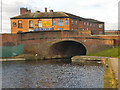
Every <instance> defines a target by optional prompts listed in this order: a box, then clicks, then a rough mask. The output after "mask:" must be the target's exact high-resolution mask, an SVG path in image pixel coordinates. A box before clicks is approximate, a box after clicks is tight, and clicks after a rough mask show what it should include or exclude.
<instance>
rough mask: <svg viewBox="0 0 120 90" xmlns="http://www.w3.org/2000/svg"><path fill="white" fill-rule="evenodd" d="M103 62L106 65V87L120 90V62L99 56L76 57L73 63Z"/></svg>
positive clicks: (73, 58)
mask: <svg viewBox="0 0 120 90" xmlns="http://www.w3.org/2000/svg"><path fill="white" fill-rule="evenodd" d="M100 60H101V61H103V63H104V65H105V75H104V85H105V86H104V87H105V88H118V89H119V90H120V75H119V73H120V66H119V65H118V64H120V60H119V59H118V58H111V57H99V56H74V57H72V62H78V63H79V62H81V61H100Z"/></svg>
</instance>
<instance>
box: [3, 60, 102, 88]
mask: <svg viewBox="0 0 120 90" xmlns="http://www.w3.org/2000/svg"><path fill="white" fill-rule="evenodd" d="M2 69H3V73H2V74H3V78H2V81H3V82H2V83H3V88H103V87H104V67H103V65H102V64H101V63H97V62H81V63H71V61H70V60H57V61H56V60H43V61H20V62H3V68H2Z"/></svg>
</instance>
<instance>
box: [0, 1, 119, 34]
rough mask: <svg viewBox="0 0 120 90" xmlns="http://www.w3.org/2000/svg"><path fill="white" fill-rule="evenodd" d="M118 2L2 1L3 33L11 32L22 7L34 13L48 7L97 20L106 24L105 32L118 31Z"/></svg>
mask: <svg viewBox="0 0 120 90" xmlns="http://www.w3.org/2000/svg"><path fill="white" fill-rule="evenodd" d="M118 2H119V0H2V32H4V33H10V32H11V26H10V24H11V23H10V17H13V16H16V15H19V14H20V13H19V12H20V7H27V8H28V9H31V10H32V12H35V11H37V10H39V11H41V12H44V8H45V7H47V8H48V10H49V9H53V10H54V11H63V12H68V13H71V14H74V15H77V16H80V17H84V18H92V19H97V20H99V21H103V22H105V30H117V29H118ZM0 11H1V10H0Z"/></svg>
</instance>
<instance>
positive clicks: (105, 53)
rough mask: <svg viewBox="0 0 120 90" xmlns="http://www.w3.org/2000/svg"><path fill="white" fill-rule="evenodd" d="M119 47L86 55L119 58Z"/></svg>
mask: <svg viewBox="0 0 120 90" xmlns="http://www.w3.org/2000/svg"><path fill="white" fill-rule="evenodd" d="M119 49H120V47H114V48H110V49H107V50H104V51H101V52H95V53H90V54H88V56H104V57H115V58H120V54H119Z"/></svg>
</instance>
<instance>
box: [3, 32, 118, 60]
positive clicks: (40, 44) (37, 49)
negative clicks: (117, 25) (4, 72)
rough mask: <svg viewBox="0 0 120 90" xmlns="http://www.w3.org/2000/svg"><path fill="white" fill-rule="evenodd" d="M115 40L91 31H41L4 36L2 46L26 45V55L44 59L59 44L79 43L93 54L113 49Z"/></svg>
mask: <svg viewBox="0 0 120 90" xmlns="http://www.w3.org/2000/svg"><path fill="white" fill-rule="evenodd" d="M114 39H115V37H113V38H112V37H109V38H107V37H106V38H102V37H97V36H91V35H90V31H78V30H76V31H68V30H66V31H41V32H29V33H21V34H3V35H2V46H15V45H19V44H24V53H33V54H35V53H38V54H40V55H41V56H42V57H46V58H48V56H49V54H48V52H49V49H50V47H51V46H52V45H54V44H55V43H58V42H62V41H72V42H78V43H80V44H82V45H83V46H85V47H86V50H87V53H91V52H97V51H102V50H105V49H107V48H110V47H113V46H114ZM116 39H117V38H116ZM49 57H51V56H49ZM52 57H54V56H52ZM55 57H57V56H55Z"/></svg>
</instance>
